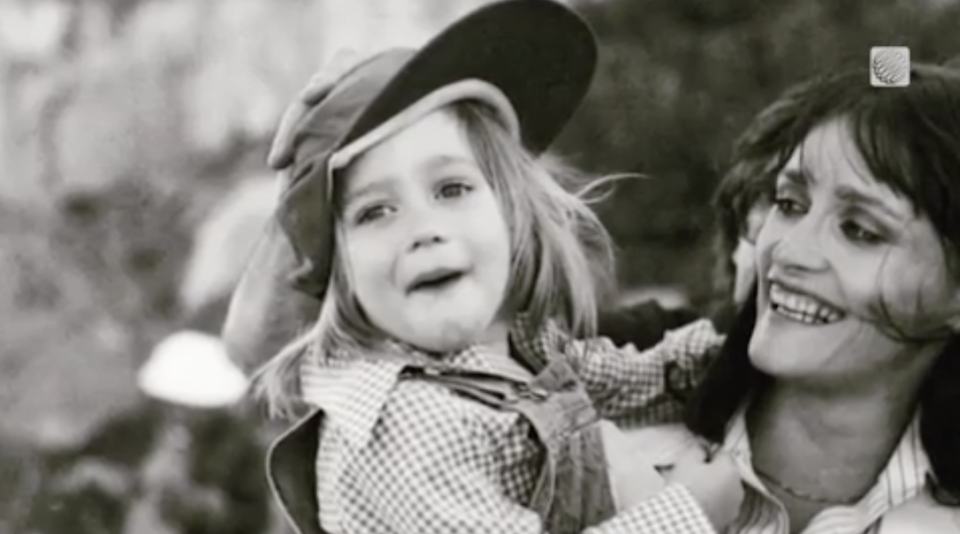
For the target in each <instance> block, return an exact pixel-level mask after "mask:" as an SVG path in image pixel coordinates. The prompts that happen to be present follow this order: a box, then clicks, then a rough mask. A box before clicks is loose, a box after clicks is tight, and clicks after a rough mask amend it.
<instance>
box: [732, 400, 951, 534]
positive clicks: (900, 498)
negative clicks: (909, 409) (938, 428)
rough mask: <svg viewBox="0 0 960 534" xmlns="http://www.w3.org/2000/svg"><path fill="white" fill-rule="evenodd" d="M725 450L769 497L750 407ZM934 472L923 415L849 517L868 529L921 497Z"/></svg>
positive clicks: (743, 410)
mask: <svg viewBox="0 0 960 534" xmlns="http://www.w3.org/2000/svg"><path fill="white" fill-rule="evenodd" d="M723 449H724V450H726V451H728V452H730V453H731V454H732V455H733V457H734V459H735V461H736V462H737V464H738V466H739V468H740V472H741V476H742V478H743V479H744V480H745V481H746V482H747V483H749V484H750V485H751V486H753V487H754V488H755V489H757V490H760V491H761V493H763V494H765V495H767V497H769V494H768V493H767V492H766V490H765V489H763V488H764V485H763V484H762V483H761V482H760V480H759V478H758V477H757V475H756V473H755V472H754V470H753V464H752V452H751V450H750V440H749V437H748V436H747V427H746V406H744V407H743V408H741V409H740V411H738V412H737V414H736V415H735V416H734V418H733V420H732V422H731V425H730V427H729V429H728V431H727V435H726V438H725V440H724V444H723ZM931 472H932V468H931V464H930V459H929V458H928V457H927V454H926V452H925V451H924V450H923V444H922V443H921V440H920V416H919V411H918V412H917V414H915V415H914V417H913V419H912V420H911V422H910V424H909V425H908V426H907V428H906V430H905V431H904V433H903V435H902V436H901V438H900V442H899V443H898V444H897V447H896V448H895V449H894V451H893V454H892V455H891V456H890V460H888V461H887V465H886V467H884V469H883V471H882V472H881V473H880V475H879V477H877V482H876V483H875V484H874V486H873V487H872V488H871V489H870V490H869V491H867V493H866V495H864V497H863V498H862V499H861V500H860V502H858V503H857V504H855V505H853V506H850V507H845V510H848V511H849V513H852V514H858V515H859V517H861V518H862V520H863V523H864V529H865V528H867V527H868V526H869V525H871V524H872V523H873V522H874V521H876V520H877V518H879V517H881V516H882V515H883V514H885V513H886V512H888V511H889V510H891V509H893V508H895V507H897V506H900V505H901V504H903V503H905V502H906V501H908V500H910V499H912V498H913V497H915V496H916V495H918V494H919V493H920V492H921V491H923V489H924V488H925V486H926V484H927V477H928V475H929V474H930V473H931Z"/></svg>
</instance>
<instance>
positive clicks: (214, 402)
mask: <svg viewBox="0 0 960 534" xmlns="http://www.w3.org/2000/svg"><path fill="white" fill-rule="evenodd" d="M137 384H138V385H139V386H140V389H141V390H142V391H143V392H144V393H146V394H147V395H149V396H151V397H154V398H157V399H160V400H163V401H166V402H170V403H173V404H179V405H183V406H189V407H195V408H220V407H227V406H230V405H232V404H234V403H236V402H237V401H239V400H240V399H241V398H243V396H244V394H245V393H246V392H247V387H248V385H249V384H248V381H247V378H246V377H245V376H244V374H243V373H242V372H241V371H240V369H238V368H237V367H236V366H235V365H233V363H231V362H230V359H229V358H228V357H227V352H226V350H225V349H224V346H223V343H222V342H221V341H220V339H219V338H217V337H214V336H211V335H208V334H204V333H201V332H194V331H190V330H184V331H181V332H177V333H175V334H172V335H170V336H168V337H167V338H166V339H164V340H163V341H161V342H160V343H158V344H157V346H156V347H155V348H154V350H153V353H151V354H150V358H149V359H148V360H147V363H145V364H144V365H143V367H142V368H141V369H140V373H139V375H138V377H137Z"/></svg>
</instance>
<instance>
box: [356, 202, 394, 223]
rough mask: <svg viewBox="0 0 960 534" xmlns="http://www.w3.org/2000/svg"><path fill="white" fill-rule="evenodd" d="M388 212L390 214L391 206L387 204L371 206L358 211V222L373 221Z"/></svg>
mask: <svg viewBox="0 0 960 534" xmlns="http://www.w3.org/2000/svg"><path fill="white" fill-rule="evenodd" d="M387 214H389V206H386V205H385V204H376V205H373V206H369V207H366V208H364V209H362V210H360V211H359V212H358V213H357V215H356V217H355V220H356V224H366V223H369V222H373V221H376V220H377V219H380V218H383V217H385V216H386V215H387Z"/></svg>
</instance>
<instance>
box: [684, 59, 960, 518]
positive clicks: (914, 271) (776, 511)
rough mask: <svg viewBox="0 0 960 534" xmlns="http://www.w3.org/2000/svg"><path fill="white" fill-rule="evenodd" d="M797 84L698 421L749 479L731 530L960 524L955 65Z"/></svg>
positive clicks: (762, 145)
mask: <svg viewBox="0 0 960 534" xmlns="http://www.w3.org/2000/svg"><path fill="white" fill-rule="evenodd" d="M911 76H912V78H911V84H910V86H908V87H904V88H900V89H896V90H884V89H877V88H873V87H870V86H869V85H868V82H867V80H868V79H869V76H868V72H866V71H865V70H858V69H852V70H848V71H845V72H842V73H840V74H836V75H832V76H828V77H825V78H822V79H817V80H814V81H812V82H809V83H806V84H803V85H802V86H799V87H797V88H795V89H793V90H791V91H790V92H789V94H788V95H787V99H789V100H790V101H792V102H794V104H795V106H794V109H795V110H796V113H794V114H790V115H789V116H783V117H781V120H780V121H779V124H777V125H776V126H775V127H772V128H769V129H768V130H767V131H766V134H765V135H762V136H758V137H757V138H755V139H753V140H750V141H749V142H748V143H747V144H746V146H745V147H744V149H745V151H746V152H745V153H747V154H752V155H753V156H758V157H762V156H763V155H770V156H776V157H777V162H778V163H777V166H776V168H777V173H776V183H775V186H774V188H773V191H772V197H771V198H772V201H773V205H774V207H773V209H772V211H771V213H770V214H769V215H768V217H767V219H766V221H765V222H764V224H763V227H762V229H761V230H760V232H759V234H758V236H757V242H756V257H755V259H756V268H757V274H758V283H757V286H756V288H755V290H754V291H755V292H754V296H753V298H751V299H749V300H748V301H747V305H746V306H745V308H744V309H743V310H742V311H741V313H740V315H739V316H738V318H737V320H736V323H735V324H734V326H733V328H732V330H731V332H730V335H729V337H728V339H727V340H726V342H725V344H724V345H723V347H722V349H721V351H720V356H719V359H718V360H717V363H716V364H715V365H714V366H713V367H712V368H711V369H710V371H709V372H708V373H707V375H706V378H705V380H704V382H703V383H702V384H701V385H700V387H699V388H698V391H697V392H696V394H695V396H694V399H693V401H692V403H691V405H690V409H689V412H688V414H687V421H686V423H687V426H688V427H689V428H690V429H691V430H692V431H693V432H694V433H695V434H698V435H700V436H702V437H705V438H707V439H709V440H711V441H714V442H722V443H723V446H724V448H725V449H727V450H729V451H731V452H732V453H733V454H734V455H735V457H737V458H739V460H740V467H741V474H742V476H743V479H744V481H745V483H746V484H747V485H748V486H749V487H750V488H751V490H750V491H748V496H747V498H746V500H745V503H744V506H743V508H742V509H741V514H740V517H739V519H738V520H737V521H736V522H735V523H734V526H733V527H732V528H731V530H733V531H736V532H751V533H752V532H784V533H786V532H808V533H820V532H824V533H825V532H831V533H840V534H842V533H851V534H852V533H860V532H887V531H890V532H895V531H898V530H897V529H898V528H899V526H911V527H913V528H919V529H920V531H923V532H960V508H957V506H958V505H960V499H958V497H960V418H958V417H957V416H956V415H954V414H953V413H952V410H954V409H956V407H957V406H960V337H958V335H957V332H958V331H960V270H958V267H960V264H958V260H960V256H958V251H960V217H957V215H956V214H957V213H960V73H958V72H956V71H952V70H949V69H945V68H941V67H934V66H925V65H918V66H914V67H913V69H912V72H911Z"/></svg>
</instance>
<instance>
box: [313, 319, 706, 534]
mask: <svg viewBox="0 0 960 534" xmlns="http://www.w3.org/2000/svg"><path fill="white" fill-rule="evenodd" d="M717 337H718V336H717V334H716V333H715V332H714V331H713V328H712V327H711V326H710V324H709V323H708V322H705V321H701V322H698V323H694V324H692V325H689V326H688V327H686V328H685V329H682V330H680V331H677V332H675V333H672V334H670V335H668V336H667V337H666V339H665V340H664V341H663V342H662V343H661V344H660V345H659V346H658V347H657V348H654V349H651V350H649V351H646V352H639V351H637V350H635V349H633V348H632V347H626V348H617V347H615V346H614V345H613V344H612V343H611V342H609V341H608V340H590V341H575V340H570V339H569V338H566V337H565V336H563V335H562V333H560V332H559V331H557V330H552V329H548V330H547V331H545V332H539V333H536V335H531V333H530V328H529V325H526V324H525V323H524V321H523V320H520V321H518V322H517V325H516V326H515V327H514V329H513V330H512V331H511V342H512V343H513V344H514V348H515V349H516V351H517V352H518V354H517V356H518V357H520V358H522V359H524V360H525V361H526V362H528V363H531V364H532V365H531V367H532V368H535V369H537V368H540V367H542V365H537V363H540V364H542V363H544V362H546V360H547V359H548V358H556V357H562V358H565V359H566V360H567V361H568V362H569V363H570V365H571V367H572V368H573V369H574V371H575V372H576V373H577V374H578V375H579V376H580V377H581V379H582V380H583V382H584V385H585V386H586V388H587V391H588V393H589V394H590V396H591V398H593V399H594V401H595V403H596V404H597V406H596V407H597V410H598V412H600V415H601V417H604V418H606V419H611V420H614V421H616V422H618V423H619V424H621V425H640V424H655V423H662V422H667V421H675V420H677V417H678V416H679V410H680V405H679V403H677V402H676V401H675V400H673V399H672V398H670V397H669V395H668V394H667V393H666V392H667V387H666V382H667V378H666V373H665V369H666V368H667V367H668V366H667V363H672V364H675V366H676V368H679V369H680V370H681V371H683V370H690V371H691V372H693V371H695V367H696V366H697V365H698V364H699V362H698V361H697V360H695V359H693V357H695V356H696V357H698V358H699V355H702V354H703V353H704V351H705V350H706V349H707V347H708V346H709V345H710V344H712V343H714V342H715V341H716V339H717ZM407 356H409V357H410V358H414V359H415V358H418V357H420V356H419V355H417V354H409V355H404V358H405V359H406V357H407ZM492 356H493V355H490V354H488V353H484V351H482V350H480V349H469V350H465V351H463V352H461V353H459V354H455V355H452V356H449V357H445V358H444V360H443V363H444V365H449V366H453V367H456V368H459V369H464V370H474V371H483V372H491V371H497V369H495V368H494V365H493V363H492V362H496V361H497V360H498V358H496V357H492ZM403 367H404V364H403V363H400V362H396V363H394V362H391V361H389V359H384V358H381V359H377V360H358V359H356V358H344V359H342V360H338V359H337V358H330V357H327V358H325V359H323V360H321V359H320V358H317V357H313V358H308V359H307V362H306V363H305V365H304V367H303V368H302V370H301V385H302V386H303V391H304V397H305V399H306V400H307V402H308V403H310V404H312V405H314V406H317V407H320V408H323V410H324V412H325V415H326V416H327V417H326V420H327V423H326V424H325V425H324V427H323V428H322V429H321V430H320V432H321V439H320V447H319V450H318V453H317V458H316V472H317V480H318V488H317V499H318V502H319V508H320V513H319V518H318V520H319V522H320V524H321V525H322V526H323V528H324V529H325V530H326V531H328V532H331V533H332V534H345V533H360V532H364V533H365V532H385V533H410V534H413V533H417V534H419V533H424V532H428V533H430V532H444V533H453V534H459V533H497V534H540V533H541V532H543V526H542V522H541V519H540V517H539V516H538V515H537V514H536V513H534V512H533V511H531V510H529V509H527V508H525V507H524V506H523V504H524V503H527V502H529V500H530V498H531V497H532V493H533V491H534V488H535V485H536V481H537V478H538V475H539V471H540V466H541V462H542V460H543V458H542V451H541V447H540V446H539V444H538V443H537V442H536V441H535V440H534V439H533V438H532V437H531V428H532V427H531V426H530V424H529V422H528V421H527V420H526V419H525V418H523V417H520V416H519V415H518V414H516V413H513V412H505V411H501V410H496V409H494V408H491V407H489V406H486V405H484V404H481V403H477V402H473V401H470V400H468V399H465V398H463V397H460V396H458V395H455V394H454V393H452V392H450V391H449V390H447V389H446V388H444V387H442V386H439V385H437V384H433V383H425V382H420V381H410V380H405V381H401V380H399V375H400V372H401V370H402V369H403ZM589 532H592V533H596V534H629V533H663V534H667V533H674V532H681V533H687V532H689V533H699V532H704V533H707V532H713V528H712V527H711V526H710V523H709V520H708V519H707V517H706V515H705V514H704V513H703V511H702V510H701V508H700V507H699V505H698V504H697V503H696V502H695V501H694V499H693V497H692V495H691V494H690V493H689V492H688V491H687V490H686V489H685V488H684V487H683V486H680V485H669V486H667V487H666V488H665V489H663V490H662V491H660V492H659V493H657V494H655V495H654V496H653V497H651V498H649V499H647V500H644V501H641V502H640V503H639V504H636V505H634V506H632V507H630V508H628V509H626V510H624V511H621V512H620V513H618V515H617V516H615V517H614V518H612V519H610V520H608V521H606V522H604V523H603V524H602V525H599V526H597V527H596V528H592V529H590V531H589Z"/></svg>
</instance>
